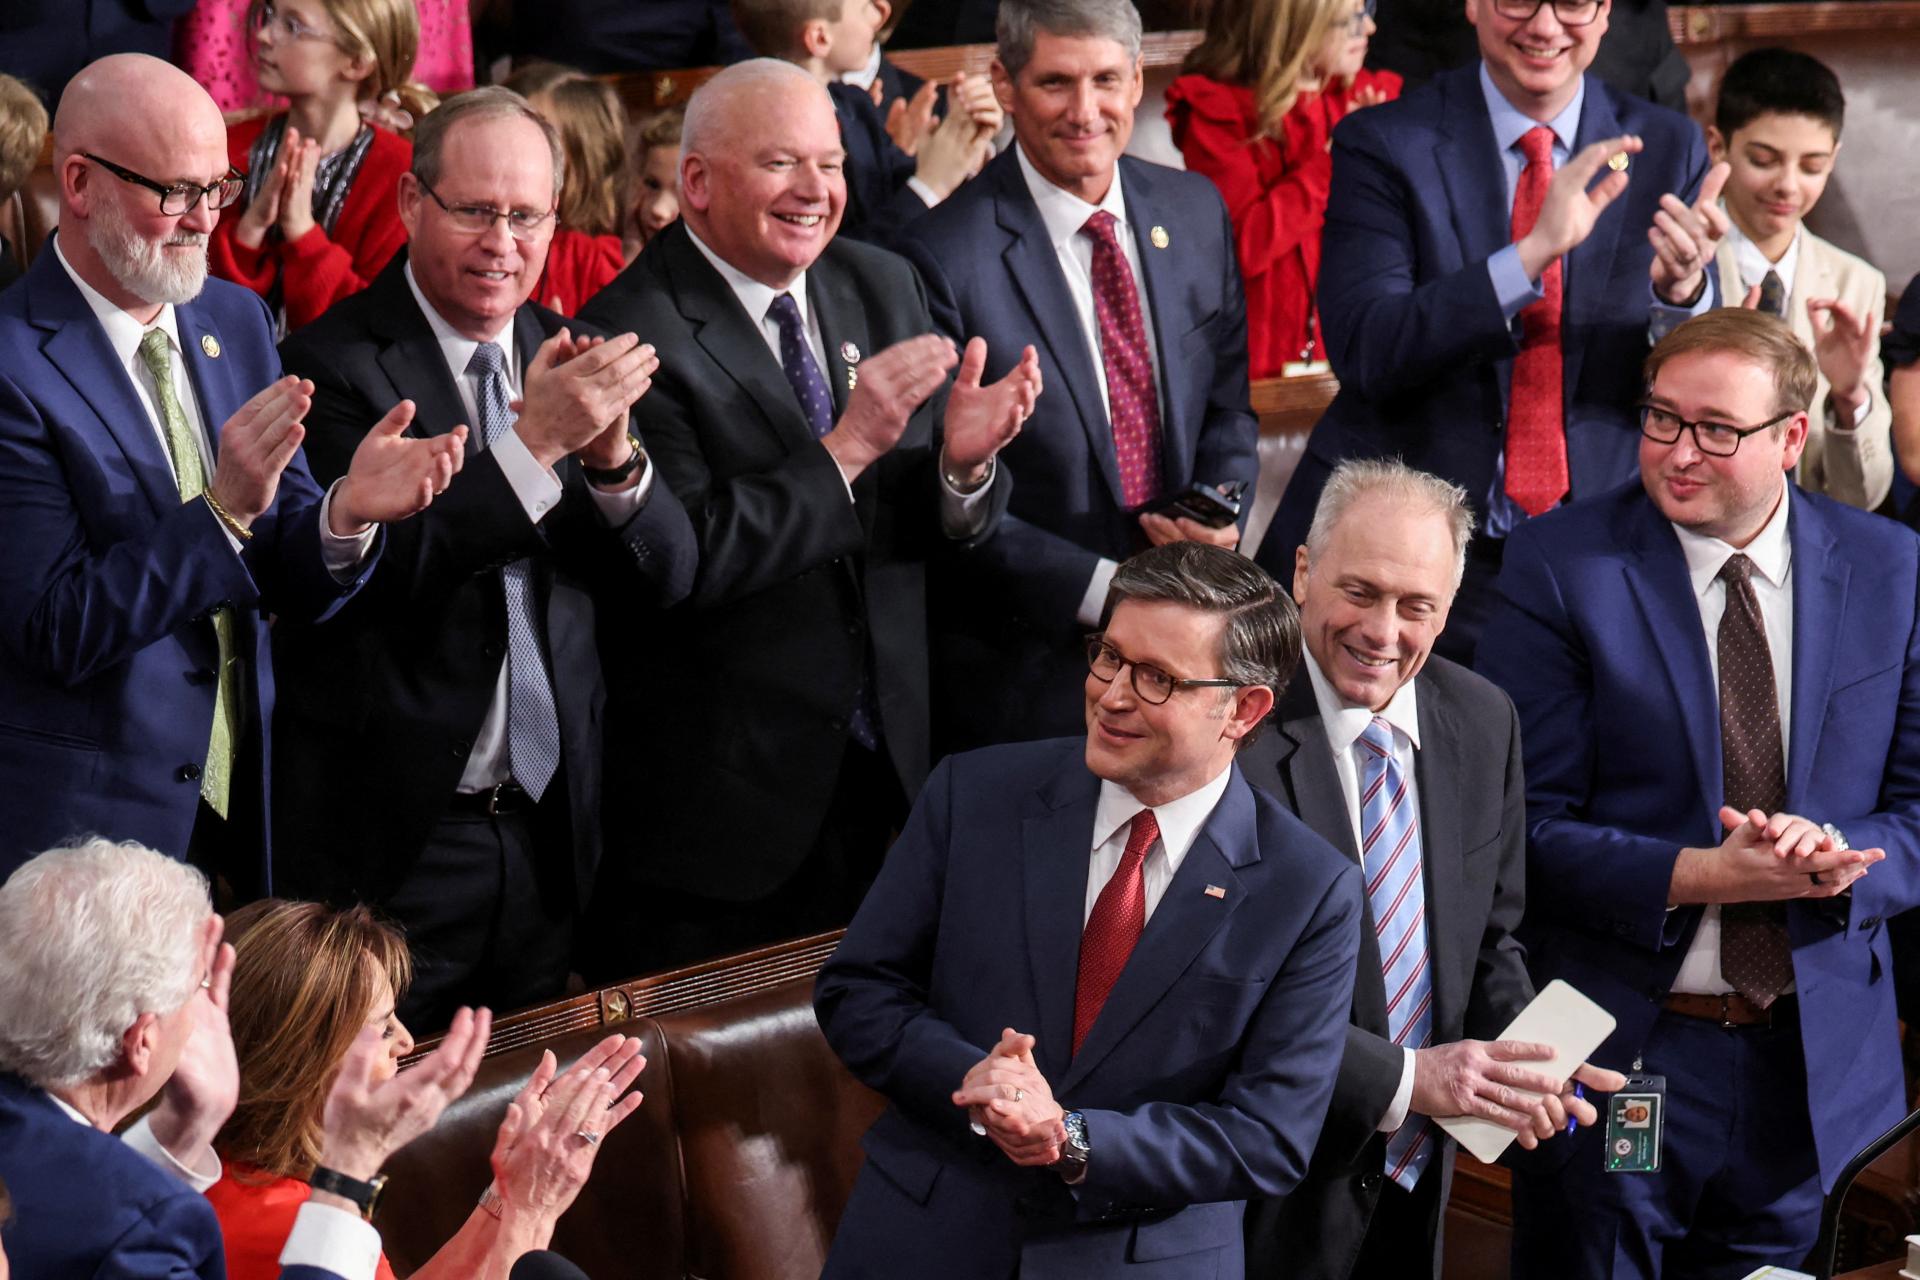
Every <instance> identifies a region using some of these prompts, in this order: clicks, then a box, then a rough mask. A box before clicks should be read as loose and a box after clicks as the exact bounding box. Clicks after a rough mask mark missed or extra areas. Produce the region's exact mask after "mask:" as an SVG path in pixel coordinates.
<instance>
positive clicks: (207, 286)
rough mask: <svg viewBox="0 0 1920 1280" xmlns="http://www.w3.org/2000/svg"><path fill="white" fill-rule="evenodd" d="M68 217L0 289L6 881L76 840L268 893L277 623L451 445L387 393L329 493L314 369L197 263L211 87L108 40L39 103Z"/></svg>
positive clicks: (348, 569)
mask: <svg viewBox="0 0 1920 1280" xmlns="http://www.w3.org/2000/svg"><path fill="white" fill-rule="evenodd" d="M54 171H55V173H56V175H57V177H58V180H59V184H60V225H59V235H58V236H57V238H56V239H55V240H54V241H53V245H52V248H51V250H50V251H49V252H46V253H43V254H41V255H40V257H39V258H38V259H37V260H36V261H35V263H34V265H33V268H32V270H30V271H29V272H28V273H27V275H26V276H24V277H23V278H22V279H21V280H20V281H19V282H17V283H16V284H15V285H14V286H13V287H12V288H10V289H9V290H7V292H6V293H5V294H0V542H4V544H5V546H6V548H7V551H6V555H5V556H4V557H0V653H4V660H0V787H4V788H5V790H6V792H7V795H8V797H9V800H8V819H9V820H8V823H7V826H6V831H5V833H4V835H0V874H4V873H6V872H8V871H11V870H12V869H13V868H14V867H16V866H18V865H19V864H20V863H21V862H22V861H23V860H24V859H25V858H26V857H27V856H28V855H29V854H30V853H31V852H32V851H33V850H35V849H38V848H42V847H45V846H46V845H49V844H52V843H54V842H56V841H59V840H62V839H65V838H67V837H69V836H70V835H72V834H73V833H74V832H76V831H82V830H97V831H101V832H103V833H104V834H106V835H110V836H114V837H117V838H136V837H137V838H139V839H140V840H142V841H144V842H146V843H148V844H150V845H152V846H154V847H157V848H160V849H163V850H165V851H166V852H167V853H170V854H173V855H174V856H177V857H187V858H191V859H192V860H193V861H195V862H196V863H198V864H199V865H202V866H205V867H210V868H214V869H217V870H219V871H222V872H224V873H225V874H227V876H228V877H229V878H230V880H231V881H232V882H233V883H234V885H235V886H236V887H237V888H238V889H239V890H240V891H241V892H242V893H245V892H248V891H249V890H254V889H258V888H263V887H264V883H263V882H264V879H265V868H266V861H265V859H266V851H267V828H266V821H265V813H266V808H267V802H268V797H267V783H266V767H265V766H266V759H267V752H268V728H269V725H270V723H271V712H272V704H273V678H272V668H271V659H270V657H269V653H268V647H267V628H266V626H265V618H266V616H267V615H269V614H272V615H276V616H277V617H278V618H279V619H280V620H281V621H282V622H283V623H285V622H299V621H304V620H310V619H314V618H317V617H322V616H325V615H326V614H327V613H329V612H331V611H332V610H334V609H337V608H338V607H339V605H340V603H341V602H342V601H343V600H344V599H345V598H346V597H347V596H348V595H351V594H352V593H353V592H354V591H356V590H357V589H358V587H359V584H360V582H361V581H362V580H364V577H365V575H366V573H367V572H368V570H369V569H370V568H371V566H372V565H373V563H374V557H375V556H376V554H377V549H378V536H377V528H378V526H379V525H380V524H381V523H382V522H386V521H392V520H398V519H401V518H403V517H405V516H408V515H411V514H413V513H414V512H416V511H418V510H420V509H421V508H422V507H424V506H426V505H427V503H428V502H429V501H431V499H432V497H433V495H434V494H435V493H436V492H437V491H439V490H440V489H442V488H444V487H445V486H446V485H447V483H448V482H449V481H450V480H451V478H452V474H453V472H454V470H455V469H456V468H457V467H458V466H459V462H460V458H461V454H460V441H459V439H457V438H453V437H441V438H437V439H433V440H420V439H406V438H403V437H402V435H401V432H402V430H403V429H404V427H405V426H406V424H407V421H408V419H409V417H410V415H411V412H412V407H411V406H410V405H402V406H398V407H396V408H395V410H394V411H393V412H392V413H390V414H388V415H387V418H386V420H385V421H383V422H382V423H381V425H380V426H379V427H378V428H376V429H375V430H374V431H373V432H372V433H371V434H370V435H369V436H368V438H367V441H366V443H365V444H364V446H363V447H362V448H361V449H360V450H359V452H358V453H356V455H355V456H354V459H353V465H352V468H351V470H350V471H349V473H348V474H346V476H345V477H344V478H343V479H341V480H340V481H339V483H337V484H335V485H334V486H333V488H332V489H331V490H329V491H328V493H327V494H326V495H325V496H324V497H323V495H322V494H321V492H320V490H319V489H318V488H317V487H316V486H315V485H314V483H313V480H312V478H311V476H310V475H309V473H308V471H307V467H306V463H305V462H304V460H303V459H302V457H301V455H300V442H301V438H302V435H303V432H304V428H303V426H302V422H301V419H302V418H303V416H304V415H305V414H306V412H307V409H308V406H309V396H310V393H311V392H312V386H311V384H309V383H306V382H303V381H300V380H298V379H294V378H283V377H281V376H280V365H279V361H278V359H277V358H276V357H275V355H274V350H273V339H272V333H271V326H270V325H269V323H268V316H267V312H266V310H265V307H264V305H263V304H262V303H261V302H260V300H259V299H258V298H256V297H254V296H253V295H252V294H250V293H248V292H247V291H245V290H243V289H238V288H236V287H234V286H232V285H228V284H224V283H222V282H218V281H212V282H209V281H208V280H207V279H206V271H207V262H206V258H207V236H208V234H209V233H210V232H211V231H212V230H213V227H214V225H215V223H216V222H217V221H218V220H219V216H220V215H219V210H220V209H221V208H222V207H223V206H225V205H226V204H228V203H229V202H231V201H232V200H233V199H234V198H235V197H236V196H237V195H238V194H239V192H240V190H241V187H242V185H243V184H242V182H241V179H242V177H243V176H244V175H241V174H237V173H234V172H233V171H231V170H230V169H229V168H228V164H227V151H226V130H225V127H224V125H223V124H222V121H221V118H220V112H219V110H218V109H217V108H216V107H215V106H214V104H213V100H212V99H211V98H209V97H208V96H207V94H206V92H205V90H203V89H201V88H200V87H199V86H198V85H197V84H195V83H194V82H193V80H192V79H191V78H190V77H188V76H187V75H185V74H184V73H183V72H181V71H179V70H178V69H176V68H174V67H171V66H169V65H168V64H166V63H165V62H162V61H160V60H159V59H157V58H150V57H146V56H144V55H133V54H129V55H120V56H116V57H111V58H103V59H101V60H100V61H99V62H97V63H95V64H93V65H92V66H91V67H89V68H87V69H86V70H85V71H83V72H82V73H81V74H80V75H79V76H77V77H75V78H74V80H73V82H72V83H71V84H70V85H69V86H68V88H67V91H66V93H65V95H64V96H63V97H62V99H61V102H60V108H59V111H58V113H57V115H56V116H55V119H54Z"/></svg>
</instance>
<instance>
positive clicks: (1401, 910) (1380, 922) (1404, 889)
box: [1360, 716, 1434, 1191]
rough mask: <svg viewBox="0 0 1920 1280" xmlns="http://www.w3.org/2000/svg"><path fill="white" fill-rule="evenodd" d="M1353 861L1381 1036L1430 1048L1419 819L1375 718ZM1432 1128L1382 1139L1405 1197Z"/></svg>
mask: <svg viewBox="0 0 1920 1280" xmlns="http://www.w3.org/2000/svg"><path fill="white" fill-rule="evenodd" d="M1360 745H1361V746H1362V747H1363V748H1365V754H1364V756H1363V763H1364V766H1365V767H1364V769H1363V770H1362V772H1361V775H1360V826H1361V833H1362V834H1361V839H1360V858H1361V863H1362V866H1363V868H1364V870H1365V872H1366V876H1367V914H1368V916H1369V917H1370V918H1371V919H1372V920H1373V932H1374V939H1375V941H1376V942H1377V943H1378V945H1379V948H1380V972H1381V976H1382V977H1383V978H1384V979H1385V980H1386V992H1387V1034H1388V1035H1389V1036H1390V1037H1391V1038H1392V1039H1393V1042H1394V1043H1395V1044H1397V1045H1401V1046H1402V1047H1405V1048H1413V1049H1424V1048H1426V1047H1427V1046H1428V1045H1430V1044H1431V1043H1432V1042H1433V977H1432V974H1431V972H1430V970H1429V966H1428V964H1427V890H1426V885H1425V884H1424V883H1423V882H1422V880H1421V862H1422V859H1421V857H1420V815H1419V814H1418V813H1416V812H1415V811H1414V804H1413V800H1412V798H1411V797H1410V796H1409V795H1408V794H1407V777H1406V775H1405V774H1404V773H1402V772H1401V769H1400V763H1399V761H1398V760H1396V759H1395V758H1394V754H1393V726H1392V725H1390V724H1388V723H1387V722H1386V721H1385V720H1383V719H1381V718H1380V717H1379V716H1375V717H1374V718H1373V722H1372V723H1371V724H1369V725H1368V726H1367V728H1366V731H1365V732H1363V733H1362V734H1361V735H1360ZM1431 1132H1432V1125H1431V1124H1430V1123H1429V1122H1428V1120H1427V1118H1426V1117H1425V1116H1416V1115H1409V1116H1408V1117H1407V1119H1406V1123H1404V1124H1402V1125H1401V1126H1400V1127H1399V1128H1398V1129H1396V1130H1394V1131H1393V1135H1392V1136H1391V1137H1389V1138H1388V1139H1387V1176H1388V1177H1390V1178H1392V1179H1393V1180H1394V1181H1395V1182H1397V1183H1399V1184H1400V1185H1401V1186H1402V1187H1403V1188H1405V1189H1406V1190H1408V1191H1411V1190H1413V1186H1414V1183H1416V1182H1418V1181H1419V1180H1420V1172H1421V1170H1423V1169H1425V1168H1426V1167H1427V1161H1428V1160H1430V1159H1431V1158H1432V1156H1433V1147H1434V1144H1433V1143H1432V1142H1429V1141H1428V1140H1427V1139H1428V1138H1429V1137H1430V1136H1431Z"/></svg>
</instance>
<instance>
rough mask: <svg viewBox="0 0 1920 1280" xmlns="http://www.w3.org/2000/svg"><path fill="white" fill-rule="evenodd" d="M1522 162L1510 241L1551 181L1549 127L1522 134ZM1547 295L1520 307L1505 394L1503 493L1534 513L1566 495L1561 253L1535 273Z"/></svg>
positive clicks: (1531, 218) (1535, 215)
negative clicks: (1516, 341) (1514, 354)
mask: <svg viewBox="0 0 1920 1280" xmlns="http://www.w3.org/2000/svg"><path fill="white" fill-rule="evenodd" d="M1520 150H1521V151H1523V152H1524V153H1525V154H1526V157H1527V167H1526V168H1525V169H1523V170H1521V172H1520V181H1519V182H1518V183H1517V184H1516V185H1515V186H1514V189H1513V239H1514V242H1515V243H1516V244H1517V243H1518V242H1519V240H1520V237H1522V236H1524V235H1526V234H1527V232H1529V231H1531V230H1533V224H1534V223H1536V222H1538V221H1539V220H1540V206H1541V204H1542V203H1544V202H1545V200H1546V198H1547V184H1548V183H1550V182H1552V181H1553V130H1551V129H1549V128H1547V126H1545V125H1535V126H1534V127H1533V128H1531V129H1529V130H1527V132H1526V133H1525V134H1524V135H1523V136H1522V137H1521V139H1520ZM1540 289H1541V292H1542V293H1543V294H1544V295H1545V296H1544V297H1542V298H1541V299H1540V301H1538V302H1535V303H1532V304H1530V305H1529V306H1528V307H1527V308H1526V309H1525V310H1523V311H1522V312H1521V313H1520V332H1521V335H1522V336H1521V339H1520V354H1519V355H1518V356H1517V357H1516V358H1515V359H1514V362H1513V385H1512V387H1511V388H1510V389H1509V391H1508V394H1507V496H1508V497H1510V498H1512V499H1513V500H1514V502H1516V503H1517V504H1519V507H1520V509H1521V510H1522V511H1524V512H1526V513H1527V514H1528V515H1530V516H1537V515H1539V514H1540V513H1541V512H1542V511H1546V510H1547V509H1549V508H1550V507H1552V506H1553V504H1554V503H1556V502H1558V501H1560V499H1561V498H1563V497H1565V496H1566V492H1567V431H1566V423H1565V413H1566V398H1565V380H1564V370H1563V369H1562V367H1561V363H1560V300H1561V295H1562V292H1563V290H1562V288H1561V274H1560V259H1558V258H1555V259H1554V260H1553V261H1552V262H1550V263H1548V264H1547V269H1546V271H1544V272H1542V273H1541V276H1540Z"/></svg>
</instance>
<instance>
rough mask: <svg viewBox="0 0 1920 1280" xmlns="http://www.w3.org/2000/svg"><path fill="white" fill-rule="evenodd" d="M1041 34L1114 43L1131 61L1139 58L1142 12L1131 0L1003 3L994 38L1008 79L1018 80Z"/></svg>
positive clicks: (1009, 0)
mask: <svg viewBox="0 0 1920 1280" xmlns="http://www.w3.org/2000/svg"><path fill="white" fill-rule="evenodd" d="M1042 31H1044V32H1046V33H1047V34H1048V35H1050V36H1096V37H1099V38H1102V39H1106V40H1114V41H1117V42H1119V44H1120V46H1121V47H1122V48H1124V49H1125V50H1126V51H1127V61H1128V62H1137V61H1138V60H1139V58H1140V11H1139V10H1138V9H1136V8H1134V6H1133V4H1132V0H1000V14H999V17H998V18H996V19H995V20H994V24H993V35H994V39H995V41H996V42H997V43H998V45H999V50H998V53H997V56H998V57H999V59H1000V65H1001V66H1003V67H1005V68H1006V69H1007V74H1008V75H1009V76H1013V77H1016V78H1017V77H1018V76H1019V74H1020V72H1021V71H1023V70H1024V69H1025V68H1026V65H1027V63H1028V62H1029V61H1031V60H1032V58H1033V46H1034V42H1035V40H1036V39H1037V37H1038V36H1039V34H1040V33H1041V32H1042Z"/></svg>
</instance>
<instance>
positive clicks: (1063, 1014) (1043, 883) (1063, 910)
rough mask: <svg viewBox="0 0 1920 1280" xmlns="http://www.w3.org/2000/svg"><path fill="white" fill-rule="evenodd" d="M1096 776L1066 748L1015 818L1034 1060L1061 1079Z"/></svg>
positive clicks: (1068, 1051)
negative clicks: (1034, 1016)
mask: <svg viewBox="0 0 1920 1280" xmlns="http://www.w3.org/2000/svg"><path fill="white" fill-rule="evenodd" d="M1099 799H1100V782H1099V779H1097V778H1095V777H1094V776H1093V775H1092V774H1090V773H1088V772H1087V770H1086V766H1085V765H1084V764H1083V763H1082V761H1081V758H1080V756H1079V754H1078V753H1068V755H1067V757H1066V759H1065V761H1064V762H1063V763H1062V765H1061V767H1060V769H1059V770H1058V771H1057V772H1056V773H1055V774H1054V776H1053V777H1052V778H1050V779H1048V780H1047V781H1046V782H1045V783H1043V784H1042V786H1041V787H1040V789H1039V791H1037V792H1036V793H1035V795H1034V797H1033V799H1032V800H1031V802H1030V805H1029V809H1028V812H1027V813H1026V815H1025V817H1024V818H1023V819H1022V822H1021V846H1022V847H1021V855H1022V856H1021V859H1020V863H1021V874H1022V877H1023V880H1024V885H1025V894H1026V927H1027V956H1028V960H1029V963H1030V964H1031V965H1032V967H1033V987H1034V1006H1035V1007H1036V1008H1038V1009H1039V1011H1040V1027H1039V1030H1037V1031H1036V1032H1035V1033H1034V1034H1035V1037H1036V1039H1038V1041H1039V1048H1038V1050H1037V1061H1038V1063H1039V1066H1040V1072H1041V1074H1042V1075H1044V1076H1045V1077H1046V1078H1047V1079H1049V1080H1059V1079H1061V1077H1062V1076H1063V1075H1064V1074H1065V1073H1066V1071H1067V1064H1068V1061H1069V1060H1070V1059H1071V1058H1072V1056H1073V989H1074V984H1075V983H1076V982H1077V981H1078V980H1079V973H1080V934H1081V930H1082V929H1083V928H1084V926H1085V916H1086V910H1087V873H1088V868H1089V867H1090V866H1091V865H1092V857H1093V816H1094V810H1095V808H1096V807H1097V806H1098V804H1099Z"/></svg>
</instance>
